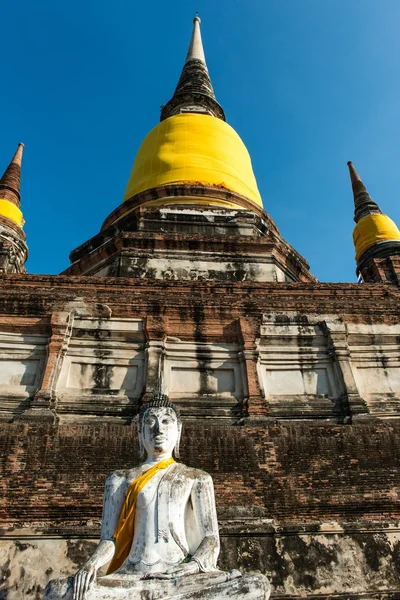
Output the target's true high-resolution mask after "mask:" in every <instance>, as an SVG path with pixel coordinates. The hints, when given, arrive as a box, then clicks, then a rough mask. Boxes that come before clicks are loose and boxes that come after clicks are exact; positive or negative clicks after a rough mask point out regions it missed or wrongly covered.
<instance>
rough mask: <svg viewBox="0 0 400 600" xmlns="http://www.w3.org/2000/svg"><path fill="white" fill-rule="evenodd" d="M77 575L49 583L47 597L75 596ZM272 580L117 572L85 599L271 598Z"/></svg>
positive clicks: (97, 584) (52, 599) (103, 579)
mask: <svg viewBox="0 0 400 600" xmlns="http://www.w3.org/2000/svg"><path fill="white" fill-rule="evenodd" d="M72 588H73V577H68V579H55V580H53V581H50V583H49V584H48V585H47V587H46V589H45V591H44V596H43V600H72V598H73V594H72ZM270 593H271V586H270V583H269V581H268V579H267V577H265V575H261V574H260V575H259V574H254V575H251V574H250V575H245V576H242V575H241V574H240V573H239V571H231V572H229V573H225V572H223V571H219V572H215V573H199V574H198V575H191V576H188V577H181V578H179V579H170V580H164V579H148V580H141V579H132V576H127V575H125V576H124V575H122V574H117V573H114V574H112V575H108V576H106V577H99V578H98V579H97V580H96V582H95V583H94V584H93V585H92V586H91V588H90V589H89V590H88V592H87V593H86V595H85V600H134V599H135V600H136V599H137V600H169V599H171V598H173V599H174V600H195V599H196V600H230V599H231V598H235V599H236V600H268V598H269V595H270Z"/></svg>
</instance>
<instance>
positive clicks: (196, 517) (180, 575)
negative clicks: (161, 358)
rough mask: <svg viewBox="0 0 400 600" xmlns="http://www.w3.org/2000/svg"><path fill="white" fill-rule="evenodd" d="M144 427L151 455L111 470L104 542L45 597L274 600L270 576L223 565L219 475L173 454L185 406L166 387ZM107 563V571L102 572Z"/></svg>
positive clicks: (144, 447)
mask: <svg viewBox="0 0 400 600" xmlns="http://www.w3.org/2000/svg"><path fill="white" fill-rule="evenodd" d="M138 426H139V443H140V450H141V452H142V454H143V455H144V454H146V455H147V457H146V460H145V461H144V463H142V464H141V465H140V466H139V467H136V468H133V469H128V470H126V471H116V472H115V473H112V474H111V475H110V476H109V477H108V479H107V481H106V487H105V493H104V506H103V519H102V530H101V540H100V543H99V545H98V546H97V548H96V550H95V551H94V553H93V554H92V556H91V557H90V558H89V560H88V561H87V562H86V564H85V565H84V566H83V567H82V568H81V569H80V570H79V571H78V572H77V573H76V575H75V576H74V577H69V578H68V579H64V580H62V579H60V580H53V581H51V582H50V583H49V584H48V586H47V587H46V589H45V592H44V600H94V599H102V600H111V599H114V598H115V599H117V598H118V599H119V598H121V599H123V598H132V597H135V598H146V600H161V598H163V599H167V598H179V599H181V600H184V599H185V600H186V599H189V598H202V599H203V598H204V599H207V600H208V599H209V600H211V599H217V598H228V597H229V598H231V597H234V598H243V599H246V600H268V598H269V594H270V584H269V582H268V579H267V578H266V577H265V576H264V575H246V576H244V577H243V576H242V575H241V573H240V572H239V571H236V570H232V571H229V572H224V571H221V570H219V569H218V567H217V559H218V554H219V549H220V542H219V532H218V523H217V513H216V509H215V500H214V488H213V482H212V479H211V477H210V475H208V473H205V472H204V471H200V470H199V469H194V468H191V467H187V466H186V465H184V464H182V463H178V462H176V461H175V459H174V458H173V457H172V456H173V454H174V455H175V457H178V456H179V441H180V436H181V428H182V424H181V419H180V415H179V411H178V409H177V408H176V407H175V406H174V405H173V404H172V403H171V402H169V401H168V399H167V397H166V396H163V395H162V394H158V395H157V396H156V397H155V398H154V400H152V401H151V402H149V403H147V404H145V405H144V406H143V407H142V409H141V411H140V415H139V420H138ZM107 563H109V566H108V571H107V575H105V576H103V577H97V571H98V569H99V568H101V567H102V566H104V565H105V564H107ZM199 594H200V595H199Z"/></svg>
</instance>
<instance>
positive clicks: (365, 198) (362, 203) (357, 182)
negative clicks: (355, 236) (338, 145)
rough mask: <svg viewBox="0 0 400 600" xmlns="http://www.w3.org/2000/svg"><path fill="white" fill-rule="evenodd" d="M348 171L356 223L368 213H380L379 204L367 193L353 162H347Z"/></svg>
mask: <svg viewBox="0 0 400 600" xmlns="http://www.w3.org/2000/svg"><path fill="white" fill-rule="evenodd" d="M347 166H348V167H349V172H350V180H351V184H352V187H353V194H354V221H355V222H356V223H358V221H359V220H360V219H362V218H363V217H366V216H368V215H380V214H382V211H381V209H380V208H379V206H378V205H377V204H376V202H374V201H373V200H372V198H371V196H370V195H369V193H368V191H367V188H366V187H365V185H364V184H363V182H362V181H361V177H360V176H359V174H358V173H357V171H356V169H355V167H354V165H353V163H352V162H351V161H349V162H348V163H347Z"/></svg>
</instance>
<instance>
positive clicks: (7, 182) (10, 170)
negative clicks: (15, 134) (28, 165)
mask: <svg viewBox="0 0 400 600" xmlns="http://www.w3.org/2000/svg"><path fill="white" fill-rule="evenodd" d="M23 151H24V144H22V142H21V143H20V144H18V148H17V151H16V153H15V154H14V157H13V159H12V161H11V162H10V164H9V165H8V167H7V169H6V170H5V171H4V175H3V177H2V178H1V179H0V198H1V199H2V200H8V201H9V202H12V203H13V204H15V205H16V206H18V207H19V205H20V200H21V195H20V189H21V165H22V153H23Z"/></svg>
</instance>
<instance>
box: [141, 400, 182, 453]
mask: <svg viewBox="0 0 400 600" xmlns="http://www.w3.org/2000/svg"><path fill="white" fill-rule="evenodd" d="M180 430H181V427H180V423H179V422H178V418H177V415H176V412H175V411H174V410H173V409H172V408H169V407H159V408H156V407H151V408H149V409H148V410H146V412H145V413H144V415H143V417H142V419H141V427H140V436H141V445H142V447H143V449H144V450H145V451H146V452H147V455H149V456H154V455H157V454H167V455H172V452H173V450H174V449H176V448H177V447H178V444H179V438H180Z"/></svg>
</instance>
